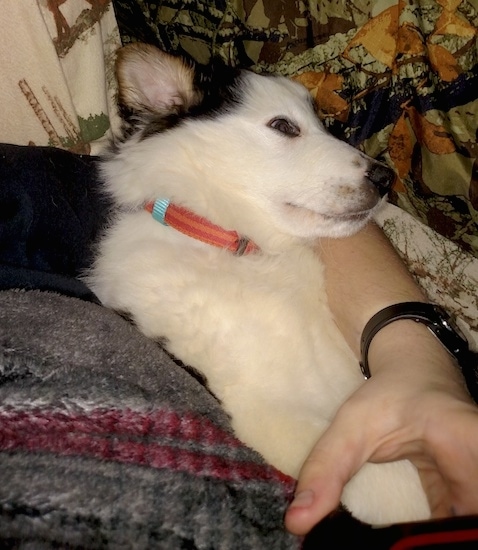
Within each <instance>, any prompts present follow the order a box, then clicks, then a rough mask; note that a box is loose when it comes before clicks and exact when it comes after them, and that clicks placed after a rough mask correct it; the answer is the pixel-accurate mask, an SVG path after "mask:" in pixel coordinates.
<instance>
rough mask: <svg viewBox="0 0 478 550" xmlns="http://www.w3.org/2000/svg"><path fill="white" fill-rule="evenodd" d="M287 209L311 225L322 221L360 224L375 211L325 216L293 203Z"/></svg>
mask: <svg viewBox="0 0 478 550" xmlns="http://www.w3.org/2000/svg"><path fill="white" fill-rule="evenodd" d="M285 208H286V211H287V212H288V213H289V214H292V215H293V216H300V217H301V219H302V220H303V221H305V222H309V223H313V222H315V223H320V222H321V221H322V222H323V221H326V222H330V223H333V222H337V223H343V222H360V221H363V220H365V219H366V218H368V217H370V215H371V210H373V209H367V210H361V211H358V212H341V213H333V214H331V213H330V212H328V213H327V214H325V213H323V212H318V211H317V210H312V209H310V208H307V207H306V206H301V205H298V204H294V203H292V202H286V203H285Z"/></svg>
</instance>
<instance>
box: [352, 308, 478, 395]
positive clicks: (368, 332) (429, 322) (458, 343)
mask: <svg viewBox="0 0 478 550" xmlns="http://www.w3.org/2000/svg"><path fill="white" fill-rule="evenodd" d="M400 319H410V320H413V321H416V322H417V323H423V324H424V325H426V327H427V328H428V329H429V330H430V332H431V333H432V334H433V335H434V336H436V338H438V340H439V341H440V342H441V344H442V345H443V347H444V348H445V349H446V350H447V351H448V352H449V353H450V354H451V355H452V356H453V357H454V358H455V360H456V362H457V363H458V365H459V366H460V369H461V371H462V373H463V376H464V378H465V381H466V384H467V386H468V391H469V392H470V394H471V395H472V397H473V398H474V399H475V401H476V402H478V353H476V352H474V351H472V350H471V349H470V346H469V344H468V341H467V339H466V337H465V336H464V335H463V333H462V332H461V330H460V329H459V327H458V325H457V324H456V322H455V320H454V319H453V317H452V316H451V315H449V314H448V313H447V312H446V311H445V310H444V309H443V308H442V307H441V306H438V305H436V304H430V303H426V302H403V303H399V304H393V305H391V306H388V307H386V308H384V309H382V310H381V311H379V312H378V313H376V314H375V315H374V316H373V317H372V318H371V319H370V321H369V322H368V323H367V324H366V325H365V328H364V330H363V332H362V338H361V342H360V356H361V361H360V369H361V371H362V374H363V375H364V377H365V379H368V378H370V377H371V376H372V374H371V372H370V367H369V364H368V350H369V348H370V344H371V342H372V340H373V338H374V336H375V335H376V334H377V332H378V331H379V330H381V329H382V328H384V327H386V326H387V325H389V324H390V323H393V322H394V321H398V320H400Z"/></svg>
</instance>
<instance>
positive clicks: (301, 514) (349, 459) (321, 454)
mask: <svg viewBox="0 0 478 550" xmlns="http://www.w3.org/2000/svg"><path fill="white" fill-rule="evenodd" d="M367 458H368V457H367V456H366V455H364V449H363V443H362V442H361V441H359V440H357V437H356V434H355V435H354V434H350V429H349V428H348V424H347V423H346V422H345V421H341V419H340V415H338V417H336V419H335V420H334V422H333V424H332V425H331V426H330V427H329V429H328V430H327V431H326V432H325V433H324V434H323V435H322V437H321V438H320V440H319V441H318V443H317V444H316V445H315V447H314V449H313V450H312V451H311V453H310V455H309V457H308V458H307V460H306V461H305V463H304V465H303V466H302V469H301V471H300V475H299V480H298V483H297V489H296V493H295V498H294V500H293V502H292V503H291V504H290V506H289V509H288V510H287V513H286V516H285V525H286V528H287V529H288V530H289V531H290V532H292V533H294V534H297V535H303V534H305V533H307V532H308V531H310V529H312V527H313V526H314V525H315V524H316V523H318V522H319V521H320V520H321V519H323V518H324V517H325V516H326V515H327V514H328V513H330V512H331V511H332V510H334V509H335V508H336V507H337V506H338V504H339V502H340V497H341V494H342V490H343V488H344V486H345V485H346V483H347V482H348V481H349V480H350V478H351V477H352V476H353V475H354V474H355V473H356V472H357V471H358V470H359V469H360V468H361V467H362V465H363V464H364V462H365V461H366V460H367Z"/></svg>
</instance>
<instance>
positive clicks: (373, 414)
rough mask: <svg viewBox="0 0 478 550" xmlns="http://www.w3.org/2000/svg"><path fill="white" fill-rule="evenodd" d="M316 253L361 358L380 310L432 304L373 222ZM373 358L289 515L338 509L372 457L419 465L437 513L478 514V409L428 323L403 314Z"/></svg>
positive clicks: (289, 519)
mask: <svg viewBox="0 0 478 550" xmlns="http://www.w3.org/2000/svg"><path fill="white" fill-rule="evenodd" d="M317 253H318V254H319V255H320V256H321V258H322V260H323V261H324V263H325V266H326V285H327V292H328V297H329V303H330V307H331V310H332V312H333V314H334V316H335V319H336V322H337V324H338V326H339V328H340V329H341V331H342V333H343V334H344V336H345V338H346V340H347V342H348V343H349V345H350V347H351V348H352V349H353V350H354V352H355V353H356V354H357V358H358V354H359V347H360V336H361V333H362V330H363V328H364V326H365V324H366V323H367V321H368V320H369V319H370V318H371V317H372V316H373V315H374V314H375V313H376V312H377V311H379V310H380V309H382V308H384V307H386V306H388V305H391V304H396V303H399V302H404V301H427V300H426V297H425V296H424V294H423V292H422V291H421V290H420V288H419V287H418V286H417V284H416V283H415V281H414V280H413V278H412V277H411V276H410V274H409V273H408V271H407V269H406V268H405V266H404V265H403V263H402V261H401V259H400V258H399V256H398V255H397V254H396V252H395V250H394V249H393V247H392V246H391V245H390V243H389V242H388V240H387V239H386V237H385V236H384V235H383V233H382V232H381V230H380V229H379V228H378V227H376V226H374V225H369V226H368V227H367V228H366V229H364V230H363V231H361V232H360V233H358V234H356V235H354V236H352V237H349V238H346V239H337V240H335V239H324V240H322V241H321V242H320V243H319V245H318V249H317ZM369 364H370V369H371V372H372V377H371V378H370V379H369V380H367V381H366V382H365V383H364V384H363V386H361V388H360V389H359V390H358V391H357V392H356V393H355V394H354V395H352V397H351V398H349V400H348V401H347V402H346V403H345V404H344V405H343V406H342V407H341V409H340V410H339V412H338V414H337V415H336V418H335V419H334V421H333V423H332V425H331V426H330V428H329V429H328V430H327V431H326V433H325V434H324V435H323V436H322V437H321V438H320V440H319V441H318V443H317V445H316V447H315V448H314V450H313V451H312V452H311V454H310V456H309V458H308V460H307V461H306V463H305V464H304V466H303V468H302V471H301V474H300V477H299V480H298V485H297V491H296V499H295V500H294V502H293V503H292V505H291V506H290V507H289V510H288V512H287V514H286V526H287V528H288V529H289V530H290V531H292V532H294V533H297V534H304V533H306V532H308V531H309V530H310V529H311V528H312V527H313V525H314V524H315V523H317V522H318V521H319V520H320V519H322V518H323V517H324V516H325V515H326V514H327V513H329V512H330V511H332V510H333V509H334V508H335V507H336V506H337V504H338V502H339V500H340V496H341V493H342V489H343V487H344V485H345V484H346V483H347V481H348V480H349V479H350V478H351V477H352V476H353V475H354V474H355V472H357V471H358V470H359V469H360V468H361V466H362V465H363V464H364V463H365V462H366V461H367V460H370V461H373V462H388V461H393V460H399V459H402V458H408V459H410V460H411V461H412V462H414V464H415V465H416V466H417V468H418V470H419V473H420V476H421V480H422V484H423V485H424V488H425V491H426V493H427V496H428V499H429V502H430V506H431V509H432V513H433V515H434V516H446V515H451V514H454V513H457V514H466V513H477V512H478V409H477V408H476V407H475V405H474V404H473V403H472V402H471V399H470V397H469V395H468V393H467V391H466V388H465V385H464V381H463V379H462V377H461V374H460V372H459V370H458V368H457V366H456V365H455V363H454V361H453V360H452V359H451V357H450V356H449V354H448V353H447V352H446V351H445V350H444V349H443V347H442V345H441V344H440V343H439V342H438V341H437V340H436V338H434V336H433V335H432V334H431V333H430V332H429V331H428V329H427V328H426V327H425V326H424V325H422V324H417V323H415V322H414V321H407V320H402V321H396V322H394V323H392V324H390V325H388V326H387V327H385V328H383V329H382V330H381V331H380V332H379V333H377V335H376V336H375V337H374V339H373V341H372V344H371V346H370V352H369ZM358 368H359V365H358V359H357V369H358ZM384 411H387V414H384Z"/></svg>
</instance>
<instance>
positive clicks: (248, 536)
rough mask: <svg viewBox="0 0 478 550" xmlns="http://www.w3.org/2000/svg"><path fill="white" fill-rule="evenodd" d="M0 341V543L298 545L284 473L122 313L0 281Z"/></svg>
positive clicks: (168, 547) (171, 546) (215, 546)
mask: <svg viewBox="0 0 478 550" xmlns="http://www.w3.org/2000/svg"><path fill="white" fill-rule="evenodd" d="M0 344H1V348H0V547H2V548H21V549H30V548H31V549H35V550H41V549H44V548H45V549H46V548H48V549H49V548H88V549H96V548H112V549H116V548H118V549H123V548H124V549H129V548H134V549H155V548H158V549H165V550H175V549H180V548H188V549H191V550H194V549H242V550H247V549H251V550H257V549H261V548H264V549H267V550H274V549H287V550H290V549H294V548H298V547H299V545H300V541H299V539H298V538H296V537H293V536H292V535H290V534H288V533H286V531H285V530H284V527H283V515H284V512H285V508H286V505H287V502H288V500H289V499H290V497H291V494H292V491H293V486H294V484H293V481H292V480H291V479H290V478H287V477H286V476H283V475H282V474H280V473H279V472H277V471H276V470H274V469H273V468H271V467H269V466H268V465H266V464H265V463H264V462H263V461H262V459H261V457H260V456H258V455H257V454H256V453H255V452H253V451H252V450H250V449H248V448H246V447H245V446H243V445H242V444H241V443H239V442H238V441H237V440H236V439H235V438H234V437H233V434H232V433H231V431H230V428H229V422H228V418H227V415H225V413H224V412H223V411H222V409H221V407H220V406H219V404H218V402H217V401H216V400H215V399H214V397H213V396H211V395H210V394H209V393H208V391H207V390H206V389H205V388H204V387H203V386H201V385H200V384H199V383H198V382H197V381H196V380H195V379H194V378H192V377H191V376H190V375H189V374H188V373H186V372H185V371H184V370H182V369H181V368H180V367H179V366H178V365H176V364H175V363H174V362H173V361H172V360H171V359H170V358H169V357H168V356H167V355H166V354H165V353H164V351H163V350H162V349H161V348H160V347H159V346H158V345H157V344H156V343H154V342H152V341H151V340H148V339H147V338H145V337H144V336H143V335H141V334H140V333H139V332H138V331H137V330H136V329H135V328H134V327H133V326H131V324H130V323H128V322H127V321H126V320H124V319H123V318H121V317H120V316H118V315H117V314H115V313H113V312H111V311H109V310H107V309H105V308H102V307H101V306H98V305H97V304H94V303H91V302H86V301H82V300H79V299H76V298H72V297H66V296H62V295H59V294H55V293H50V292H40V291H19V290H8V291H3V292H0Z"/></svg>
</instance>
